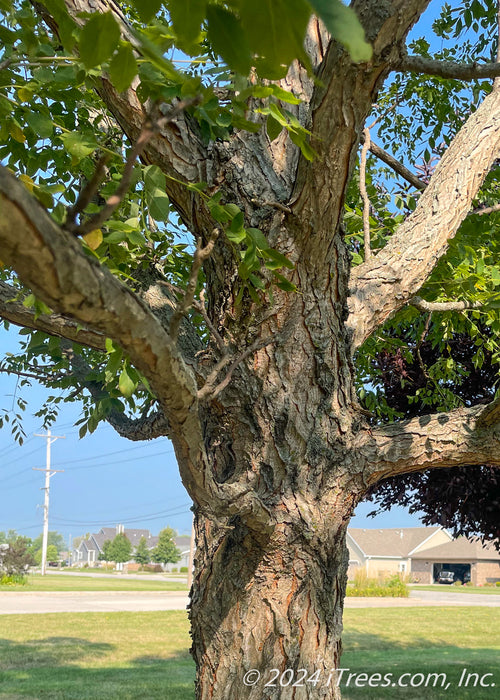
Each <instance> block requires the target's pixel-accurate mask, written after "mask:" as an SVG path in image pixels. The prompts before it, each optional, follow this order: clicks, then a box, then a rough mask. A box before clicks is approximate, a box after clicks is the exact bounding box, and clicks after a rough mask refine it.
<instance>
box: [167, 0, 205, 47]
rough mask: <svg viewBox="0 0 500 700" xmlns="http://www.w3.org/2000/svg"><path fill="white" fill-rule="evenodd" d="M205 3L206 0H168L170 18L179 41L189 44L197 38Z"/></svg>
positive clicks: (203, 17) (203, 15)
mask: <svg viewBox="0 0 500 700" xmlns="http://www.w3.org/2000/svg"><path fill="white" fill-rule="evenodd" d="M206 5H207V2H206V0H169V2H168V9H169V11H170V18H171V20H172V24H173V27H174V31H175V33H176V34H177V36H178V38H179V39H180V41H182V42H186V44H190V43H192V42H194V41H195V40H196V39H197V38H198V36H199V34H200V26H201V23H202V22H203V20H204V19H205V10H206Z"/></svg>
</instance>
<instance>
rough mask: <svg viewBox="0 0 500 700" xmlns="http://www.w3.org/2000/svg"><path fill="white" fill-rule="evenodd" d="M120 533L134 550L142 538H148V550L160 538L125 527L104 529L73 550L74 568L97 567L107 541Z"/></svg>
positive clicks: (147, 531) (143, 531) (147, 532)
mask: <svg viewBox="0 0 500 700" xmlns="http://www.w3.org/2000/svg"><path fill="white" fill-rule="evenodd" d="M119 533H124V534H125V535H126V536H127V537H128V539H129V540H130V543H131V544H132V549H133V550H135V549H137V546H138V544H139V542H140V539H141V537H145V538H146V543H147V546H148V549H153V548H154V547H156V545H157V544H158V537H156V536H154V535H152V534H151V533H150V532H149V530H141V529H131V528H124V527H123V525H117V526H116V527H102V528H101V529H100V530H99V532H96V533H93V534H92V535H89V536H88V537H87V538H86V539H83V540H82V541H81V542H80V544H79V545H78V547H76V548H75V549H74V550H73V554H72V558H71V564H72V566H84V565H85V564H87V565H88V566H96V563H97V562H98V561H99V554H101V552H102V548H103V545H104V543H105V542H106V540H113V539H114V538H115V537H116V535H118V534H119Z"/></svg>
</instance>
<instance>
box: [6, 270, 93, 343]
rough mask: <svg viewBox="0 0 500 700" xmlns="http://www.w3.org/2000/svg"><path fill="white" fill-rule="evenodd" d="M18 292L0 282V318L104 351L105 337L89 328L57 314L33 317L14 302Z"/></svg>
mask: <svg viewBox="0 0 500 700" xmlns="http://www.w3.org/2000/svg"><path fill="white" fill-rule="evenodd" d="M18 294H19V290H18V289H16V288H15V287H11V286H10V285H8V284H6V283H5V282H1V281H0V317H2V318H3V319H5V320H6V321H9V322H10V323H13V324H14V325H16V326H21V327H23V328H32V329H33V330H37V331H43V332H44V333H48V334H49V335H55V336H58V337H60V338H66V339H67V340H71V341H73V342H75V343H79V344H80V345H85V346H87V347H89V348H94V349H95V350H105V349H106V336H105V335H103V334H102V333H99V332H98V331H94V330H91V329H89V328H82V327H81V326H80V325H79V324H77V323H75V321H72V320H71V319H69V318H65V317H64V316H61V315H59V314H50V315H45V314H41V315H40V316H35V313H34V311H33V309H29V308H27V307H26V306H24V305H23V304H22V302H20V301H15V299H16V297H17V296H18Z"/></svg>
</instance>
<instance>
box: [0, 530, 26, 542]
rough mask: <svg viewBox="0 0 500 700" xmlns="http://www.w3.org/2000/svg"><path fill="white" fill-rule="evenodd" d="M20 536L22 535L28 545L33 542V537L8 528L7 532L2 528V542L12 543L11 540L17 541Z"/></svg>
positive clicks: (0, 535) (0, 540)
mask: <svg viewBox="0 0 500 700" xmlns="http://www.w3.org/2000/svg"><path fill="white" fill-rule="evenodd" d="M19 537H22V538H23V540H25V541H26V542H27V544H28V545H30V544H31V539H30V538H29V537H25V536H24V535H19V534H18V533H17V532H16V530H8V531H7V532H4V531H3V530H2V531H1V532H0V544H10V543H11V542H15V541H16V540H17V539H18V538H19Z"/></svg>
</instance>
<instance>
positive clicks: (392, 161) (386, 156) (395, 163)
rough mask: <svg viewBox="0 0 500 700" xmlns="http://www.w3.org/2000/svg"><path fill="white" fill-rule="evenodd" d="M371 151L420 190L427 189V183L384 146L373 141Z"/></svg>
mask: <svg viewBox="0 0 500 700" xmlns="http://www.w3.org/2000/svg"><path fill="white" fill-rule="evenodd" d="M370 152H371V153H373V155H374V156H375V157H376V158H379V159H380V160H381V161H383V162H384V163H385V164H386V165H388V166H389V167H390V168H392V169H393V170H394V171H395V172H396V173H397V174H398V175H401V177H402V178H404V179H405V180H407V181H408V182H409V183H410V184H411V185H413V187H416V188H417V189H418V190H425V188H426V187H427V184H426V183H425V182H422V180H420V179H419V178H418V177H417V176H416V175H414V174H413V173H412V171H411V170H408V168H407V167H406V166H404V165H403V164H402V163H400V162H399V160H396V158H394V156H391V154H390V153H387V151H384V149H383V148H381V147H380V146H378V145H377V144H376V143H374V142H373V141H371V142H370Z"/></svg>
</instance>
